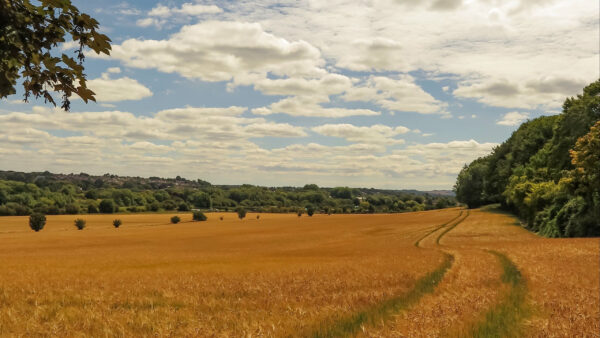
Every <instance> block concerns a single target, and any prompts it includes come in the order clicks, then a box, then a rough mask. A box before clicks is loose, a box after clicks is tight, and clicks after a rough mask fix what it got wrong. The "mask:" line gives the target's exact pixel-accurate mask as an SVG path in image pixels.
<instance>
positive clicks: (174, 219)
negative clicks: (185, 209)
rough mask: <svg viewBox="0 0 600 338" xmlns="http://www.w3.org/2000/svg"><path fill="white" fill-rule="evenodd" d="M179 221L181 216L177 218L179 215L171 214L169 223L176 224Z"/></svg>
mask: <svg viewBox="0 0 600 338" xmlns="http://www.w3.org/2000/svg"><path fill="white" fill-rule="evenodd" d="M179 222H181V218H179V216H173V217H171V223H173V224H177V223H179Z"/></svg>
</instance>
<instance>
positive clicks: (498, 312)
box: [436, 211, 530, 338]
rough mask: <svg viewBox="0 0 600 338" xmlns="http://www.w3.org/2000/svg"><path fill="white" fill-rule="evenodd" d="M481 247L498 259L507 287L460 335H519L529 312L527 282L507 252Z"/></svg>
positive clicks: (503, 280) (447, 229) (482, 337)
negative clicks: (480, 317) (476, 320)
mask: <svg viewBox="0 0 600 338" xmlns="http://www.w3.org/2000/svg"><path fill="white" fill-rule="evenodd" d="M467 213H468V211H467ZM465 218H466V217H465ZM458 223H460V222H458ZM458 223H456V224H453V225H451V226H448V227H446V228H445V229H444V230H443V231H442V233H441V234H440V235H439V236H438V238H437V239H436V244H437V245H440V239H441V238H442V237H443V236H444V235H446V234H447V233H448V232H450V231H451V230H453V229H454V228H455V227H456V226H457V225H458ZM481 250H482V251H485V252H487V253H489V254H491V255H494V256H495V257H496V258H497V259H498V263H499V264H500V266H501V267H502V277H501V278H502V283H503V284H505V285H507V286H508V287H509V289H508V292H507V293H506V294H505V295H504V297H503V298H501V299H500V301H499V302H498V303H496V304H495V305H494V306H493V307H491V308H490V309H489V310H488V311H487V312H485V314H483V316H482V317H483V319H482V320H480V321H478V322H475V323H474V324H473V325H471V326H470V328H469V329H467V331H466V332H464V333H463V334H461V335H464V334H465V333H466V334H467V335H468V336H471V337H477V338H479V337H481V338H485V337H519V336H521V333H522V332H521V324H522V322H523V320H524V319H525V318H526V317H528V315H529V312H530V311H529V309H528V308H527V307H526V304H525V300H526V295H527V284H526V282H525V280H524V278H523V276H522V275H521V271H520V270H519V269H518V267H517V266H516V264H515V263H514V262H513V261H511V260H510V259H509V258H508V257H507V256H506V255H504V254H502V253H500V252H498V251H494V250H485V249H481Z"/></svg>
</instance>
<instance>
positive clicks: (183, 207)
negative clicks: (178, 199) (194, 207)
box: [177, 203, 190, 211]
mask: <svg viewBox="0 0 600 338" xmlns="http://www.w3.org/2000/svg"><path fill="white" fill-rule="evenodd" d="M177 210H178V211H190V206H189V205H187V203H181V204H179V207H178V208H177Z"/></svg>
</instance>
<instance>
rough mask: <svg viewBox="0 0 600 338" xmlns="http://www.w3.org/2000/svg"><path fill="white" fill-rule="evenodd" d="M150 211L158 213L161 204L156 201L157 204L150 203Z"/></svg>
mask: <svg viewBox="0 0 600 338" xmlns="http://www.w3.org/2000/svg"><path fill="white" fill-rule="evenodd" d="M148 209H149V210H150V211H158V210H160V203H158V202H156V201H155V202H152V203H150V205H149V206H148Z"/></svg>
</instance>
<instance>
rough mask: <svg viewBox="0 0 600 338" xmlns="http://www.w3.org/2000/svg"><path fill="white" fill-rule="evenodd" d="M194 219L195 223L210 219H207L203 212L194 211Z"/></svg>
mask: <svg viewBox="0 0 600 338" xmlns="http://www.w3.org/2000/svg"><path fill="white" fill-rule="evenodd" d="M192 219H193V220H194V221H200V222H202V221H206V220H207V219H208V217H206V215H205V214H204V213H203V212H202V211H194V213H193V214H192Z"/></svg>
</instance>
